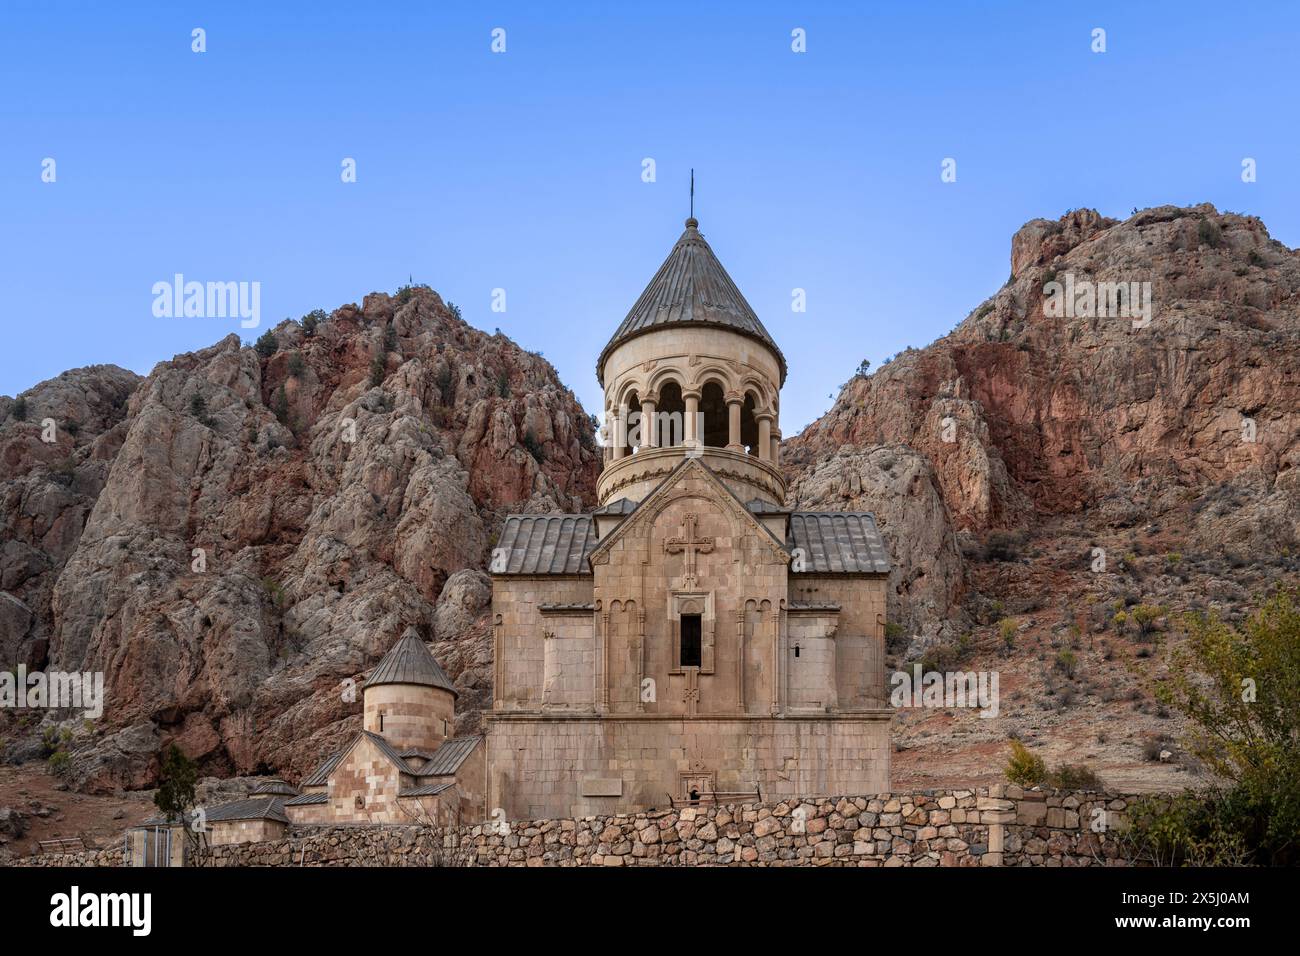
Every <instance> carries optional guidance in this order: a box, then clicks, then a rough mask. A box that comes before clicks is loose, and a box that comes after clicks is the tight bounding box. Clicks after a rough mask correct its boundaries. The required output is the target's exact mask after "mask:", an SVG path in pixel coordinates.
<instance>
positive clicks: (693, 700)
mask: <svg viewBox="0 0 1300 956" xmlns="http://www.w3.org/2000/svg"><path fill="white" fill-rule="evenodd" d="M682 700H684V701H685V702H686V713H687V715H688V716H690V717H694V716H695V715H696V714H697V713H699V706H700V675H699V672H698V671H697V670H696V669H695V668H694V667H688V668H687V669H686V689H685V690H684V691H682Z"/></svg>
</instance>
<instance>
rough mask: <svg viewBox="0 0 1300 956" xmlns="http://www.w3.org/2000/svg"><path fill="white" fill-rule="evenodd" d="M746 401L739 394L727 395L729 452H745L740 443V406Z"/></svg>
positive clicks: (729, 393) (730, 393) (731, 393)
mask: <svg viewBox="0 0 1300 956" xmlns="http://www.w3.org/2000/svg"><path fill="white" fill-rule="evenodd" d="M744 401H745V399H744V397H743V396H742V395H741V394H740V393H739V392H728V393H727V451H737V452H744V450H745V446H744V445H742V444H741V443H740V406H741V405H742V404H743V403H744Z"/></svg>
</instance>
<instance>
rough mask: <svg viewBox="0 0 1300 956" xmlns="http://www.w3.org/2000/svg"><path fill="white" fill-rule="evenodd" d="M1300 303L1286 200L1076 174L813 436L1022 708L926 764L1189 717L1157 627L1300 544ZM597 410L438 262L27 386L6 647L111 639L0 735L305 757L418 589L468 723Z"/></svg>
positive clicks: (899, 767) (415, 616)
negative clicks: (943, 314)
mask: <svg viewBox="0 0 1300 956" xmlns="http://www.w3.org/2000/svg"><path fill="white" fill-rule="evenodd" d="M1114 283H1124V289H1125V294H1126V295H1127V296H1128V298H1127V299H1123V298H1116V296H1117V294H1118V293H1116V291H1115V290H1116V288H1117V287H1116V286H1114V285H1113V284H1114ZM1134 284H1136V285H1134ZM1060 289H1066V290H1069V293H1070V296H1071V300H1070V307H1069V308H1068V309H1065V310H1061V309H1060V308H1058V307H1059V305H1060V302H1061V293H1060V291H1059V290H1060ZM1088 289H1092V290H1094V291H1095V292H1099V293H1100V299H1101V300H1102V302H1104V303H1106V305H1105V307H1104V308H1099V307H1098V302H1097V297H1096V296H1094V300H1093V303H1092V305H1091V306H1088V305H1087V301H1086V297H1079V298H1076V297H1075V296H1076V294H1078V295H1080V296H1082V292H1083V291H1084V290H1088ZM1108 297H1109V300H1108ZM1116 304H1119V305H1121V306H1123V309H1124V310H1126V311H1123V310H1122V311H1121V312H1120V313H1119V314H1116V312H1115V309H1114V308H1112V306H1115V305H1116ZM1146 306H1149V308H1146ZM1130 313H1131V314H1130ZM1298 332H1300V253H1297V251H1295V250H1291V249H1288V248H1286V247H1285V246H1283V245H1282V244H1280V243H1278V242H1276V241H1274V240H1272V239H1270V238H1269V236H1268V233H1267V231H1266V230H1265V229H1264V226H1263V224H1262V223H1260V222H1259V221H1258V220H1257V219H1253V218H1250V217H1245V216H1238V215H1233V214H1219V213H1218V212H1216V211H1215V210H1214V209H1213V208H1212V207H1209V206H1198V207H1193V208H1187V209H1181V208H1174V207H1162V208H1158V209H1149V210H1145V211H1143V212H1141V213H1136V214H1135V215H1134V216H1132V217H1131V218H1130V219H1128V220H1126V221H1124V222H1117V221H1114V220H1110V219H1106V218H1104V217H1102V216H1099V215H1098V214H1097V213H1095V212H1092V211H1089V210H1080V211H1075V212H1072V213H1069V214H1067V215H1066V216H1064V217H1062V218H1061V219H1060V220H1057V221H1048V220H1035V221H1033V222H1031V223H1028V224H1027V225H1025V226H1024V227H1023V228H1022V229H1021V230H1020V231H1019V232H1017V233H1016V235H1015V237H1014V239H1013V241H1012V250H1011V277H1010V279H1009V280H1008V281H1007V283H1006V285H1005V286H1003V287H1002V288H1001V289H1000V290H999V291H998V292H997V293H996V294H995V295H994V296H992V297H991V298H989V299H988V300H987V301H985V302H984V303H982V304H981V305H980V306H979V307H978V308H976V309H975V310H974V311H973V312H972V313H971V314H970V315H969V316H967V317H966V318H965V320H964V321H962V322H960V323H959V324H958V325H957V326H956V328H955V329H954V331H953V332H952V333H950V334H949V335H947V336H945V337H944V338H942V339H940V340H938V341H936V342H934V343H932V344H931V345H929V346H927V347H926V348H924V349H920V350H917V349H909V350H907V351H906V352H904V353H902V354H900V355H898V356H896V357H895V358H894V359H893V360H892V361H890V362H888V363H887V364H886V365H884V366H883V367H881V368H879V369H877V370H875V371H874V372H872V373H871V374H869V375H867V374H859V375H856V376H854V377H852V378H851V379H850V380H849V381H848V383H847V384H846V385H845V386H844V388H843V389H842V391H841V393H840V395H839V398H838V400H837V402H836V403H835V406H834V407H833V408H832V409H831V411H830V412H828V413H827V414H826V415H825V416H823V417H822V418H821V419H820V420H818V421H817V422H814V423H813V424H812V425H811V426H809V427H808V428H807V429H806V430H805V431H804V432H803V434H801V435H799V436H798V437H796V438H793V439H791V440H789V441H787V442H786V444H785V449H784V452H783V454H784V461H785V466H786V469H787V473H788V477H789V479H790V483H791V484H790V499H791V503H792V504H796V505H799V506H803V507H811V508H825V509H862V510H871V511H874V512H876V514H877V516H878V518H879V520H880V524H881V526H882V528H883V530H884V533H885V535H886V537H887V539H888V541H889V544H890V547H891V551H892V553H893V557H894V563H895V570H894V572H893V575H892V579H891V609H890V619H891V629H890V630H891V635H890V647H891V650H892V652H893V653H894V655H895V658H896V659H898V660H901V659H903V658H905V657H906V658H912V657H925V658H926V659H927V660H929V661H931V662H933V663H937V664H943V663H944V662H945V661H948V662H951V661H954V660H960V661H961V662H962V664H963V667H969V668H975V667H982V668H987V669H1000V670H1002V671H1003V672H1004V682H1003V686H1002V693H1003V697H1004V700H1005V702H1006V703H1005V707H1004V717H1005V718H1006V720H1004V721H983V720H979V719H973V718H972V719H970V720H967V719H966V717H968V716H969V715H961V714H958V715H953V714H951V713H950V712H949V713H943V712H938V713H935V712H929V713H924V714H916V715H911V714H907V713H904V714H901V715H900V718H899V721H898V726H897V732H896V738H897V739H898V741H899V744H898V746H899V748H900V750H902V754H901V755H900V759H899V760H898V761H896V765H895V766H896V772H895V783H896V784H898V785H920V784H938V783H942V781H943V777H942V776H940V777H938V778H936V777H934V776H933V773H934V772H935V771H933V770H932V768H933V767H937V766H942V767H943V768H944V769H945V770H946V771H947V774H948V776H949V777H952V776H958V777H962V778H970V779H978V778H979V776H980V775H981V774H987V773H988V772H989V771H990V768H992V769H993V770H994V773H996V767H997V765H998V764H999V763H1000V760H1001V752H1002V751H1003V750H1004V748H1005V740H1006V737H1007V736H1008V734H1010V733H1015V734H1017V735H1019V736H1021V737H1022V738H1023V739H1026V740H1028V741H1030V742H1031V743H1032V742H1033V741H1034V740H1035V738H1038V739H1039V740H1040V741H1041V742H1042V743H1043V744H1044V745H1045V746H1049V747H1054V748H1056V750H1057V751H1058V752H1061V753H1071V754H1077V755H1078V756H1080V757H1081V758H1090V757H1096V758H1097V759H1098V761H1099V762H1100V763H1102V764H1105V765H1108V766H1110V767H1112V768H1116V769H1115V774H1116V776H1115V777H1113V778H1111V777H1108V779H1107V782H1108V783H1113V784H1118V785H1124V786H1137V787H1141V786H1143V785H1145V784H1146V783H1148V782H1149V781H1148V780H1146V779H1145V778H1144V771H1141V768H1140V767H1139V765H1140V764H1141V763H1142V761H1143V760H1145V759H1147V758H1144V757H1143V756H1142V754H1143V752H1144V751H1149V750H1150V747H1149V741H1150V740H1155V741H1157V743H1158V744H1159V745H1158V746H1157V747H1156V752H1157V753H1169V752H1171V751H1176V748H1175V747H1174V745H1173V744H1172V743H1171V742H1169V741H1171V740H1172V737H1173V728H1170V727H1167V726H1165V725H1163V724H1162V723H1161V721H1164V720H1166V719H1167V718H1168V714H1167V713H1161V708H1159V707H1158V706H1156V705H1155V704H1154V702H1153V701H1152V700H1151V698H1150V695H1149V688H1148V684H1147V682H1148V681H1149V679H1152V678H1157V679H1158V677H1159V668H1158V665H1157V664H1156V663H1155V662H1154V657H1153V656H1152V653H1151V646H1150V643H1149V639H1150V638H1151V636H1152V634H1153V633H1154V634H1160V633H1164V632H1170V631H1172V628H1171V627H1170V625H1169V622H1170V621H1171V620H1172V619H1173V615H1174V614H1175V613H1176V612H1178V611H1181V610H1195V609H1215V610H1219V611H1221V612H1223V613H1225V614H1227V615H1228V616H1229V617H1233V616H1239V615H1240V613H1241V612H1242V611H1243V610H1244V609H1245V608H1246V607H1248V606H1249V604H1250V603H1251V601H1252V600H1253V599H1254V597H1255V596H1256V595H1257V594H1258V593H1259V592H1260V590H1261V589H1262V588H1264V587H1266V586H1267V585H1268V584H1269V583H1270V582H1272V581H1275V580H1277V579H1279V578H1282V577H1286V576H1294V575H1295V574H1296V572H1297V571H1300V561H1298V560H1297V555H1300V469H1297V467H1296V466H1297V464H1300V442H1298V441H1297V439H1298V437H1300V348H1298V346H1297V341H1300V340H1298V338H1297V333H1298ZM846 371H847V370H846ZM45 419H52V420H53V421H54V422H55V423H56V429H55V432H54V434H53V435H52V436H51V435H49V434H44V435H43V431H44V430H45V429H44V427H43V425H42V422H43V421H44V420H45ZM591 432H592V429H591V427H590V421H589V419H588V416H587V415H586V413H585V412H584V411H583V409H582V408H581V407H580V406H579V404H578V403H577V401H576V400H575V399H574V397H573V395H572V394H571V393H570V392H569V391H567V390H566V389H565V388H564V387H563V386H562V385H561V384H560V383H559V382H558V381H557V378H556V375H555V373H554V370H553V369H552V368H551V367H550V365H549V364H548V363H546V362H545V361H544V360H543V359H542V358H541V357H540V356H537V355H533V354H530V353H527V352H524V351H522V350H520V349H519V348H518V347H517V346H515V345H514V344H513V343H511V342H510V341H508V340H507V339H505V338H503V337H501V336H500V335H495V336H490V335H487V334H485V333H483V332H480V331H478V330H475V329H473V328H471V327H470V326H468V325H466V324H465V323H464V322H462V321H461V320H460V319H459V317H458V316H457V315H455V314H454V313H453V311H452V310H449V309H448V307H447V306H446V305H445V304H444V303H443V302H442V300H441V299H440V298H439V297H438V296H437V295H436V294H435V293H434V292H432V291H431V290H428V289H425V288H420V287H417V288H412V289H405V290H403V291H402V292H401V293H399V294H398V295H397V296H396V297H390V296H387V295H382V294H374V295H371V296H368V297H367V298H366V299H365V302H364V305H363V306H362V307H360V308H358V307H357V306H355V305H349V306H344V307H342V308H340V309H337V310H336V311H334V312H333V313H331V314H330V315H329V316H327V317H325V316H324V315H323V313H322V314H321V315H315V316H313V317H311V318H310V319H309V320H305V321H304V322H301V323H297V322H286V323H284V324H281V325H280V326H278V327H277V328H276V329H274V330H273V332H272V334H271V336H270V339H263V340H261V341H259V345H258V347H257V348H253V347H250V346H248V345H244V344H241V343H240V342H239V340H238V339H237V338H235V337H234V336H231V337H229V338H227V339H225V340H223V341H221V342H219V343H218V344H216V345H214V346H213V347H211V348H208V349H205V350H203V351H200V352H195V353H192V354H188V355H182V356H178V357H176V358H175V359H173V360H172V361H170V362H164V363H162V364H160V365H159V366H158V367H157V368H156V369H154V371H153V372H152V373H151V374H150V375H149V376H148V377H147V378H145V379H139V378H138V377H137V376H134V375H132V374H131V373H129V372H125V371H123V370H121V369H116V368H113V367H108V366H98V367H92V368H88V369H80V370H76V371H73V372H68V373H65V374H64V375H62V376H60V377H59V378H58V379H55V380H53V381H51V382H46V383H44V384H42V385H39V386H37V387H35V388H33V389H31V390H29V391H28V392H26V393H24V394H23V395H22V396H21V397H20V399H19V400H18V401H15V400H13V399H7V398H0V531H2V532H3V542H2V544H0V653H2V654H3V655H4V660H5V661H6V662H13V663H27V664H29V665H33V666H46V667H50V668H58V669H63V670H72V669H83V670H102V671H104V672H105V674H106V675H107V682H108V693H109V695H110V700H111V701H112V702H113V703H112V707H111V709H110V711H109V712H108V713H106V715H105V717H104V718H103V719H102V720H101V721H98V722H95V723H82V722H79V721H77V722H65V723H63V724H62V725H61V726H62V729H63V731H64V732H65V733H67V734H69V735H70V736H69V739H67V740H65V741H63V742H58V741H53V742H52V741H51V740H49V739H44V731H45V727H42V726H41V725H39V724H38V723H36V722H35V721H34V719H33V718H32V717H31V715H30V714H29V715H27V716H25V717H16V716H15V715H14V714H13V713H12V712H3V713H0V736H2V737H3V738H4V739H5V741H7V745H6V753H5V755H6V757H7V758H8V759H11V760H21V759H25V758H31V757H35V756H38V755H41V754H48V752H49V751H50V749H51V748H52V747H58V748H66V750H67V752H68V753H69V755H70V761H69V763H70V768H69V770H68V773H69V775H70V777H71V780H72V783H73V784H74V785H75V786H77V787H80V788H82V789H91V790H96V789H98V790H103V789H110V788H117V787H128V788H130V787H140V786H147V785H149V784H150V783H152V782H153V780H154V779H155V776H156V770H157V768H156V766H155V756H156V754H157V752H158V749H159V747H160V745H162V744H164V743H166V742H169V741H173V740H174V741H176V742H178V743H179V744H180V745H181V746H182V747H183V748H184V749H185V750H186V751H187V752H188V753H189V754H190V755H191V756H192V757H194V758H196V759H197V760H199V762H200V764H201V766H202V768H203V770H204V772H205V773H208V774H214V775H218V776H224V775H229V774H236V773H257V772H262V771H265V770H268V769H270V770H274V771H276V772H278V773H282V774H285V775H286V776H289V777H290V778H293V777H295V776H296V775H299V774H301V773H303V772H305V771H306V770H308V769H309V768H310V767H311V766H312V765H314V764H315V763H316V762H317V761H318V760H319V759H320V757H321V756H322V755H323V754H324V753H326V752H327V751H328V750H330V749H331V748H332V747H334V746H336V745H337V744H338V743H340V742H341V741H342V740H343V739H344V738H345V737H346V736H347V735H348V734H350V733H351V732H352V731H353V730H354V728H355V727H356V724H357V721H356V716H355V711H356V706H355V704H349V703H347V702H346V701H345V700H344V699H343V698H344V691H345V690H346V686H347V681H348V679H349V678H351V679H359V678H360V677H361V676H362V675H363V673H364V672H365V671H366V670H367V669H368V668H369V667H370V666H372V665H373V664H374V663H375V661H376V660H377V659H378V658H379V656H380V655H381V654H382V653H383V652H384V650H385V649H386V648H387V646H388V645H389V644H390V643H391V642H392V641H393V640H394V639H396V637H397V635H399V634H400V633H402V631H403V630H404V629H405V628H406V627H407V626H414V627H416V628H417V629H418V630H419V631H420V632H421V633H422V634H423V635H424V636H425V637H426V638H427V639H428V640H430V641H431V642H433V649H434V652H435V654H436V655H437V657H438V659H439V660H440V662H441V663H442V664H443V666H444V667H445V668H446V669H447V670H448V672H449V673H450V674H451V676H452V677H453V679H454V680H455V681H456V683H457V686H458V687H459V688H460V689H461V690H462V697H461V699H460V701H459V704H458V713H459V722H460V727H459V728H458V730H459V731H460V732H462V733H464V732H466V731H469V730H472V729H474V728H475V727H476V726H477V722H478V711H479V709H480V708H481V707H483V706H484V705H485V704H486V703H487V701H488V700H489V695H490V677H491V660H490V654H491V648H490V641H489V639H488V629H487V622H486V615H485V613H484V610H485V608H486V606H487V602H488V598H489V587H488V582H487V578H486V575H484V574H483V571H482V569H483V567H484V565H485V558H486V555H487V552H488V551H489V549H490V546H491V542H492V538H493V535H494V534H495V529H496V528H497V527H498V526H499V518H500V516H501V515H502V514H503V513H504V512H507V511H517V510H524V509H528V510H575V509H577V508H582V507H588V506H590V505H591V504H592V499H593V490H594V483H595V477H596V474H597V471H598V467H599V456H598V451H597V449H595V448H594V446H593V444H592V440H591ZM43 437H44V438H52V439H53V440H50V441H46V440H43ZM1143 607H1144V608H1148V609H1149V613H1148V614H1147V617H1149V618H1151V620H1150V621H1145V622H1144V623H1143V624H1142V625H1141V626H1140V627H1137V628H1135V626H1134V624H1133V621H1134V620H1135V619H1136V615H1135V614H1133V613H1132V612H1134V610H1135V609H1136V608H1143ZM1062 661H1066V662H1067V665H1065V666H1063V665H1062ZM1070 662H1072V663H1070ZM51 720H52V718H46V726H48V725H49V724H50V722H51ZM1112 720H1113V721H1115V722H1116V724H1115V728H1116V730H1115V731H1114V735H1113V736H1108V732H1107V731H1105V730H1104V728H1105V727H1106V724H1107V722H1108V721H1112ZM1098 728H1103V729H1102V730H1099V729H1098ZM1107 740H1109V742H1106V741H1107ZM1165 743H1168V747H1169V748H1171V750H1166V749H1165ZM916 753H924V754H925V760H924V761H923V762H918V761H915V760H913V759H912V758H913V755H914V754H916ZM1049 756H1050V751H1049ZM1173 756H1174V761H1173V763H1174V764H1177V760H1178V758H1177V755H1176V753H1175V754H1173ZM935 758H941V759H938V760H936V759H935ZM1161 759H1162V760H1163V759H1164V758H1161ZM1135 768H1136V769H1135ZM1177 769H1181V766H1179V767H1178V768H1177ZM1171 772H1173V770H1172V769H1171Z"/></svg>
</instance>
